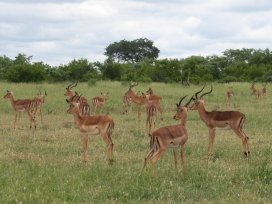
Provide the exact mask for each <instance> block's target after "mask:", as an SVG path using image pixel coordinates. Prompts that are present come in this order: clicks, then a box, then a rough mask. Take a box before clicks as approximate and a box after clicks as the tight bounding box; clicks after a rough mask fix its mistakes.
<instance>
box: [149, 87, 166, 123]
mask: <svg viewBox="0 0 272 204" xmlns="http://www.w3.org/2000/svg"><path fill="white" fill-rule="evenodd" d="M146 93H147V99H148V100H149V101H150V102H152V103H156V104H157V108H158V111H159V112H160V114H161V120H162V119H163V117H162V112H163V111H162V108H161V100H162V98H161V97H160V96H158V95H156V94H155V93H154V92H153V90H152V89H151V88H149V89H148V90H147V91H146Z"/></svg>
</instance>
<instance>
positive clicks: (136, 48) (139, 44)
mask: <svg viewBox="0 0 272 204" xmlns="http://www.w3.org/2000/svg"><path fill="white" fill-rule="evenodd" d="M159 52H160V50H159V49H158V48H157V47H155V46H154V45H153V41H151V40H148V39H147V38H140V39H136V40H133V41H127V40H121V41H120V42H114V43H112V44H110V45H108V46H107V47H106V52H105V55H106V56H107V57H109V58H112V59H113V60H115V61H118V62H132V63H135V62H141V61H142V60H143V59H145V58H148V59H156V58H158V56H159Z"/></svg>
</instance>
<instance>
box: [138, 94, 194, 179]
mask: <svg viewBox="0 0 272 204" xmlns="http://www.w3.org/2000/svg"><path fill="white" fill-rule="evenodd" d="M185 97H186V96H184V97H182V98H181V100H180V101H179V103H178V104H177V112H176V114H175V115H174V117H173V118H174V119H176V120H178V119H181V124H180V125H170V126H166V127H161V128H159V129H157V130H155V131H154V132H153V133H152V134H150V151H149V152H148V154H147V155H146V157H145V161H144V165H143V169H142V171H143V170H144V168H145V166H146V164H147V162H148V161H150V166H151V175H152V176H154V165H155V162H156V161H157V160H158V159H159V158H160V157H161V156H162V155H163V154H164V153H165V152H166V150H167V149H168V148H169V147H174V149H173V153H174V161H175V175H176V176H177V175H178V167H177V164H178V152H177V149H176V147H178V146H181V161H182V169H183V176H185V173H186V167H185V149H184V148H185V143H186V141H187V139H188V133H187V129H186V119H187V109H188V106H189V104H190V102H191V101H192V98H191V99H190V100H189V101H188V102H187V103H186V104H185V105H182V104H181V102H182V101H183V99H184V98H185Z"/></svg>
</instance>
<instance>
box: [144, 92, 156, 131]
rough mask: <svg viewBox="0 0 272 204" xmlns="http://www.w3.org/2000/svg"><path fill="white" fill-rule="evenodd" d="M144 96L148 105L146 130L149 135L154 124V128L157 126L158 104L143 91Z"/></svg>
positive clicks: (146, 105)
mask: <svg viewBox="0 0 272 204" xmlns="http://www.w3.org/2000/svg"><path fill="white" fill-rule="evenodd" d="M142 98H143V100H142V101H143V103H145V107H146V130H147V132H148V135H149V134H150V132H151V129H152V125H153V127H154V128H155V127H156V121H157V118H158V114H157V112H158V105H157V103H155V102H152V101H149V100H148V99H147V96H146V95H145V94H144V93H142Z"/></svg>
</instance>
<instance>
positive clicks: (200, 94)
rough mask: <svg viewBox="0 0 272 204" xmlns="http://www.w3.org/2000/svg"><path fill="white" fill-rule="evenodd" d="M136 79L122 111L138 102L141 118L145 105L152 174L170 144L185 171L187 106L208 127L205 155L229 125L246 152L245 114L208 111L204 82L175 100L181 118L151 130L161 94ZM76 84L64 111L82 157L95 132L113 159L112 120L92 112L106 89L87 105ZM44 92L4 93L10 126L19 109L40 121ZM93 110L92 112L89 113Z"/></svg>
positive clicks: (262, 92) (229, 97)
mask: <svg viewBox="0 0 272 204" xmlns="http://www.w3.org/2000/svg"><path fill="white" fill-rule="evenodd" d="M137 85H138V83H131V84H130V85H129V89H128V91H127V92H125V94H124V96H123V106H124V111H123V114H130V112H131V111H132V104H133V103H135V104H136V105H137V115H138V120H141V112H142V111H141V109H142V106H145V108H146V130H147V134H148V135H149V137H150V151H149V152H148V154H147V155H146V158H145V160H144V165H143V169H142V170H144V168H145V166H146V165H147V162H149V163H150V165H151V174H152V175H154V165H155V162H156V161H157V160H158V159H159V158H160V157H161V156H162V155H163V154H164V153H165V152H166V150H167V149H168V148H169V147H172V148H173V154H174V163H175V174H176V175H177V174H178V169H177V163H178V153H177V148H176V147H179V146H180V147H181V155H180V156H181V160H182V166H183V175H185V172H186V167H185V149H184V148H185V144H186V141H187V140H188V132H187V129H186V120H187V112H188V111H189V110H197V111H198V113H199V117H200V119H201V120H202V121H203V122H204V123H205V125H206V126H207V128H208V130H209V144H208V159H209V160H210V159H211V158H212V155H213V144H214V138H215V132H216V129H220V128H230V129H232V130H233V132H234V133H235V134H236V135H237V136H238V138H240V139H241V141H242V145H243V149H244V155H245V157H248V156H249V153H250V151H249V144H248V140H249V138H248V136H247V135H246V133H245V132H244V131H243V125H244V123H245V120H246V117H245V115H244V114H243V113H241V112H239V111H207V110H206V109H205V105H204V96H206V95H208V94H211V93H212V91H213V87H212V86H211V87H210V90H209V91H207V92H204V89H205V88H206V85H204V86H203V87H202V88H201V90H199V91H197V92H196V93H194V94H193V95H192V96H191V98H190V99H189V100H188V101H187V102H186V103H183V101H184V100H185V98H186V97H187V96H183V97H182V98H181V99H180V101H179V102H178V103H177V104H176V105H177V108H176V113H175V115H174V116H173V118H174V119H175V120H181V123H180V124H179V125H170V126H165V127H161V128H159V129H156V130H155V131H153V132H152V129H154V128H155V127H156V121H157V115H158V113H160V115H161V119H163V110H162V107H161V101H162V97H160V96H158V95H156V94H155V93H154V91H153V90H152V89H151V88H149V89H148V90H147V91H146V93H143V92H137V93H135V92H134V91H133V87H135V86H137ZM76 86H77V83H74V84H70V85H69V86H68V87H67V88H66V92H65V94H64V95H65V96H67V97H68V99H66V101H67V103H68V105H69V108H68V110H67V113H70V114H72V115H73V117H74V123H75V125H76V127H77V128H78V129H79V131H80V133H81V136H82V137H81V138H82V143H83V161H87V155H88V152H87V150H88V134H91V135H95V134H100V135H101V137H102V139H103V141H104V142H105V143H106V145H107V148H108V159H109V164H112V163H113V141H112V132H113V130H114V121H113V119H112V118H111V117H110V116H108V115H101V114H98V115H97V114H95V113H96V111H97V110H98V109H100V111H101V109H103V107H104V106H105V103H106V100H107V97H108V92H107V93H102V92H101V95H100V96H96V97H93V98H92V107H91V106H90V105H89V103H88V100H87V98H86V97H85V96H82V95H81V94H79V93H77V92H74V91H73V90H72V89H73V88H74V87H76ZM250 89H251V91H252V93H253V94H254V95H255V97H256V99H257V100H259V99H260V98H261V97H263V96H265V94H266V84H265V85H264V86H263V89H257V88H256V86H255V84H254V83H253V84H252V85H251V88H250ZM226 95H227V105H228V106H230V105H231V103H232V99H233V95H234V94H233V91H232V87H229V88H228V90H227V94H226ZM46 96H47V93H46V91H44V94H42V93H41V91H40V92H39V93H38V95H37V96H36V97H35V98H34V99H23V100H15V99H14V96H13V93H12V92H11V91H7V93H6V95H5V96H4V98H5V99H9V100H10V102H11V105H12V107H13V109H14V111H15V117H14V123H13V128H14V129H15V128H16V122H17V119H18V117H20V112H27V114H28V116H29V120H30V128H32V126H33V125H34V128H36V114H37V113H39V114H40V117H41V121H42V106H43V103H44V102H45V97H46ZM91 110H93V113H94V115H91Z"/></svg>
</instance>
